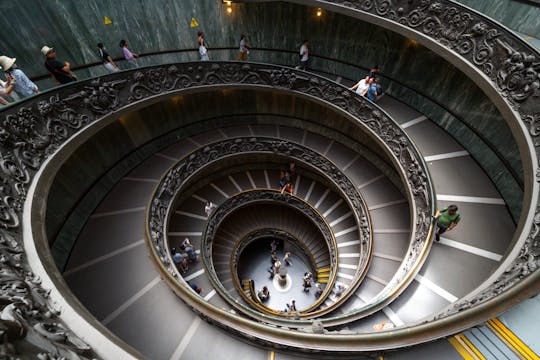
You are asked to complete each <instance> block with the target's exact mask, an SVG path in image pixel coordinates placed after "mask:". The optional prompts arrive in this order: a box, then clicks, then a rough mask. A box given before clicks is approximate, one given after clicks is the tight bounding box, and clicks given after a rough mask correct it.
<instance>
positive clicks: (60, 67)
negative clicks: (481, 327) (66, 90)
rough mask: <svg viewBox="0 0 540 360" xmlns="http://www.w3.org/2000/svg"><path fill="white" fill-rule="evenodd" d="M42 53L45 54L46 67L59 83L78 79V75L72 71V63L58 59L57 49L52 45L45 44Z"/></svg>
mask: <svg viewBox="0 0 540 360" xmlns="http://www.w3.org/2000/svg"><path fill="white" fill-rule="evenodd" d="M41 53H42V54H43V56H45V68H47V70H48V71H49V72H50V73H51V75H52V77H53V79H54V80H55V82H56V83H57V84H59V85H60V84H68V83H70V82H73V81H77V76H75V74H74V73H73V72H72V71H71V65H70V63H68V62H67V61H60V60H58V59H57V58H56V51H55V50H54V49H53V48H52V47H49V46H47V45H45V46H43V47H42V48H41Z"/></svg>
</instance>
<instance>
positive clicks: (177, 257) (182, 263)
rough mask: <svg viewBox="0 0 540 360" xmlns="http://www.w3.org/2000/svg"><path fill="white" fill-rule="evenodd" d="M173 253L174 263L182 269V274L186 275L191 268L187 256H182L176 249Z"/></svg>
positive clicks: (173, 249) (172, 250)
mask: <svg viewBox="0 0 540 360" xmlns="http://www.w3.org/2000/svg"><path fill="white" fill-rule="evenodd" d="M171 253H172V259H173V261H174V263H175V264H176V265H177V266H178V267H179V268H180V271H181V272H182V273H185V272H186V271H188V270H189V266H188V263H187V259H186V255H184V254H180V253H179V252H178V251H177V250H176V249H175V248H172V249H171Z"/></svg>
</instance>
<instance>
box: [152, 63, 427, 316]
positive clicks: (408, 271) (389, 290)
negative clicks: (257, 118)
mask: <svg viewBox="0 0 540 360" xmlns="http://www.w3.org/2000/svg"><path fill="white" fill-rule="evenodd" d="M230 66H231V67H232V65H230ZM234 66H235V67H236V72H234V75H233V71H232V68H231V70H230V74H231V75H233V76H234V78H235V79H237V80H238V81H240V82H250V81H255V82H256V83H257V84H261V80H262V79H261V77H260V74H256V73H254V72H253V70H254V68H253V67H252V65H247V64H245V65H241V64H239V63H235V64H234ZM242 70H244V71H242ZM246 70H248V71H247V73H246ZM304 74H305V73H303V72H298V73H297V74H295V72H294V71H292V70H289V69H288V70H286V71H282V70H279V71H270V72H269V78H267V79H265V80H262V81H263V82H262V83H266V84H272V85H273V86H277V87H278V88H280V89H287V88H290V87H291V86H292V83H297V84H299V83H302V84H303V85H304V89H305V90H304V91H306V93H307V94H309V95H315V96H317V97H319V98H321V97H322V98H325V97H326V98H328V100H330V101H331V102H333V103H334V104H336V100H337V103H338V104H339V105H340V107H342V108H343V107H346V108H347V111H348V112H349V113H352V114H354V115H355V116H356V117H357V118H360V119H362V118H364V119H365V116H366V115H365V111H366V110H367V107H364V106H362V107H360V108H359V107H358V106H357V104H356V103H355V102H356V101H357V100H360V101H362V102H364V104H371V103H367V100H366V99H365V98H363V97H360V96H358V95H356V94H354V95H349V94H353V93H352V92H350V91H349V90H348V89H346V88H345V87H343V86H342V85H337V84H335V83H333V82H328V80H325V79H324V80H322V79H321V80H318V79H317V78H318V77H317V76H315V75H310V77H309V78H306V77H304ZM297 76H299V77H297ZM308 79H309V80H308ZM221 80H222V79H220V78H219V76H215V77H213V78H212V79H211V81H212V82H213V81H218V82H219V81H221ZM306 81H307V82H306ZM329 84H333V85H331V86H330V87H329V86H328V85H329ZM318 85H322V86H323V88H319V87H318ZM338 89H339V90H338ZM297 91H298V89H297ZM336 91H337V92H338V93H339V92H342V91H345V93H343V95H344V96H343V97H340V95H338V94H336ZM338 99H339V100H338ZM345 104H346V105H345ZM362 113H364V114H363V115H361V114H362ZM371 116H373V117H374V118H373V119H371V120H367V121H366V122H365V124H366V125H367V128H368V129H369V130H368V131H373V132H375V133H379V134H380V135H381V136H382V139H383V141H386V144H385V145H384V146H385V147H389V148H390V149H391V150H390V154H389V155H390V156H391V158H392V159H394V160H393V161H396V162H397V163H399V164H400V165H398V166H400V167H401V168H402V169H403V168H407V170H406V171H405V170H404V171H403V172H404V173H405V174H402V176H403V178H404V179H407V180H406V181H407V182H408V185H407V188H408V189H409V191H410V199H409V200H410V201H411V202H412V203H413V205H412V208H413V211H412V212H413V215H412V216H413V220H412V221H411V222H412V223H414V224H416V227H415V228H413V230H412V234H411V237H412V238H413V239H414V241H411V244H410V246H409V250H408V253H407V255H406V257H405V259H404V260H403V262H402V264H401V267H400V268H401V269H402V271H399V272H398V273H397V274H396V275H395V276H394V277H393V278H392V279H391V281H390V282H389V284H388V285H387V286H386V287H385V288H384V290H383V292H382V293H383V294H384V295H381V296H380V297H379V298H377V299H375V300H374V301H375V302H376V303H377V305H373V304H369V305H366V306H365V307H363V308H360V309H357V310H356V311H355V312H353V314H354V315H355V316H356V317H362V316H367V315H369V314H371V313H373V312H374V311H376V310H377V309H380V307H381V306H384V305H386V304H388V303H389V301H391V297H394V298H395V296H397V294H399V293H400V292H402V291H403V290H404V288H405V285H406V284H408V283H409V282H410V281H412V279H413V277H414V274H416V272H417V271H418V270H419V268H418V267H417V265H418V264H419V263H422V262H423V261H425V259H426V257H427V253H428V250H429V247H430V243H429V242H428V241H427V239H429V238H430V237H431V229H432V228H431V217H432V216H433V214H434V205H433V204H434V194H433V189H432V186H430V185H429V186H428V184H431V181H430V179H429V176H428V173H427V171H425V170H424V169H426V168H427V166H426V164H425V162H424V159H423V158H422V157H421V156H420V155H419V152H418V150H417V149H416V147H415V146H414V144H413V143H412V142H411V141H410V140H408V137H407V136H406V134H405V133H404V131H403V130H402V129H401V128H400V127H399V126H398V125H397V124H395V123H392V120H390V118H389V117H388V116H387V115H386V114H385V113H384V111H382V110H379V109H378V110H377V111H376V112H372V113H371ZM383 119H384V120H383ZM381 122H385V125H382V123H381ZM221 143H223V144H226V142H220V143H219V144H221ZM247 144H249V143H247ZM247 144H246V145H247ZM257 145H259V144H257ZM230 146H232V145H226V146H225V145H224V146H221V145H220V147H219V149H217V150H212V149H211V148H210V147H208V148H207V149H208V150H207V151H208V152H209V154H211V156H212V157H215V156H217V155H218V154H219V152H220V151H221V150H220V149H225V150H227V151H228V150H229V148H230ZM260 146H268V145H267V144H266V143H264V142H263V143H261V144H260ZM271 146H272V147H276V148H281V149H283V151H284V153H285V154H286V156H288V157H292V158H294V157H295V152H300V153H306V151H307V150H305V149H303V150H302V149H300V148H303V147H301V146H299V145H297V144H288V145H285V144H283V145H279V146H274V145H271ZM246 149H249V150H251V151H254V150H256V149H257V147H256V146H253V144H252V145H249V146H248V147H247V148H246ZM386 149H388V148H386ZM314 158H316V157H314V156H309V157H308V158H306V160H307V161H304V163H305V164H306V163H309V162H310V161H313V159H314ZM396 158H397V159H398V160H396ZM297 160H298V161H303V160H304V159H303V158H302V157H300V158H297ZM193 162H194V163H195V164H200V163H201V161H199V160H194V161H193ZM205 162H206V160H204V161H203V163H205ZM405 164H406V165H405ZM183 166H184V165H182V166H179V167H178V169H176V170H174V171H171V172H169V173H168V175H166V176H165V178H164V179H163V180H162V182H161V184H163V188H161V189H159V190H158V191H157V193H158V195H157V196H154V200H153V206H152V207H153V208H155V209H152V210H151V212H150V213H149V214H148V219H149V221H150V222H149V226H150V231H149V233H150V234H152V243H154V246H157V248H158V249H159V252H160V256H159V258H160V259H162V261H165V262H166V263H167V264H170V263H171V262H170V259H168V257H169V254H168V253H167V252H166V251H165V249H166V247H164V246H163V245H162V244H161V243H163V244H166V241H164V240H163V235H162V234H166V233H167V232H166V230H165V231H164V230H163V229H161V228H160V225H159V222H153V219H152V214H151V213H156V214H159V219H160V221H163V220H164V219H163V218H162V217H163V215H165V216H166V214H168V213H170V204H171V202H172V198H174V196H175V195H174V194H176V193H177V192H178V191H179V190H178V186H179V184H180V182H181V181H183V180H182V178H183V177H185V176H187V173H186V172H185V171H183V170H182V167H183ZM190 166H191V165H190ZM195 166H200V165H195ZM320 167H321V168H323V169H327V170H328V171H325V173H326V174H327V176H333V174H334V173H335V172H336V171H337V169H336V168H335V167H333V166H331V165H324V166H323V165H322V164H321V166H320ZM190 171H192V169H191V168H190ZM355 192H356V191H354V192H351V191H348V192H347V197H346V198H349V199H348V201H349V204H350V205H351V206H352V207H353V208H354V209H358V204H359V203H360V201H361V200H357V201H354V202H353V203H351V202H350V201H351V199H352V198H353V197H354V196H353V195H354V193H355ZM161 198H162V199H161ZM355 203H356V204H355ZM416 212H418V213H419V214H422V215H420V216H417V215H416ZM428 213H429V214H428ZM356 216H357V222H358V223H362V221H360V220H361V219H359V218H358V211H357V215H356ZM166 222H167V221H164V223H166ZM361 243H362V244H363V241H362V242H361ZM362 254H363V255H364V256H365V255H366V254H367V253H366V252H364V251H363V252H362ZM163 259H167V260H163ZM413 259H414V260H413ZM360 268H361V269H362V268H363V267H360ZM363 269H364V270H362V271H363V272H364V273H363V274H365V268H363ZM171 271H172V272H174V269H173V268H171ZM411 275H413V276H411ZM357 285H358V284H357ZM348 290H350V291H352V290H354V289H351V288H349V289H348ZM350 315H352V314H350ZM344 317H345V316H343V317H342V318H344ZM336 319H337V317H336ZM336 319H333V320H336ZM325 321H328V322H330V321H331V320H329V319H325ZM336 321H337V320H336Z"/></svg>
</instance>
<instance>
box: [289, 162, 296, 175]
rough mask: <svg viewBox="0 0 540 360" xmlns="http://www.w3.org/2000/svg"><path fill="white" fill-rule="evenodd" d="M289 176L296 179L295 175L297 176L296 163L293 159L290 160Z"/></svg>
mask: <svg viewBox="0 0 540 360" xmlns="http://www.w3.org/2000/svg"><path fill="white" fill-rule="evenodd" d="M289 176H290V177H291V179H294V177H295V176H296V164H295V163H294V161H293V160H291V161H290V162H289Z"/></svg>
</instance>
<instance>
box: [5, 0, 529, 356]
mask: <svg viewBox="0 0 540 360" xmlns="http://www.w3.org/2000/svg"><path fill="white" fill-rule="evenodd" d="M318 3H321V4H323V2H318ZM443 3H444V5H442V6H441V4H440V3H436V4H433V5H437V6H434V8H433V9H429V10H430V11H434V12H435V13H439V14H440V12H441V9H448V7H445V6H446V5H447V4H450V6H455V5H456V4H454V3H450V2H447V1H444V2H443ZM403 4H404V5H405V6H406V8H405V9H403V8H400V9H393V8H391V7H390V9H391V10H392V13H391V15H394V16H396V17H395V18H389V21H393V23H394V24H395V26H402V25H398V22H397V21H396V18H397V15H399V16H401V15H403V13H406V14H409V13H410V7H411V6H416V5H417V4H418V2H415V1H409V2H408V3H407V4H405V3H403ZM411 4H412V5H411ZM427 4H428V5H430V4H429V3H427ZM459 9H463V7H461V8H458V9H457V12H458V13H460V11H459ZM465 9H466V8H465ZM386 10H388V7H386ZM464 13H467V12H466V11H464ZM479 18H480V20H485V17H479ZM476 19H478V18H476ZM446 20H448V19H446ZM442 23H444V22H442ZM477 24H478V23H476V24H474V25H477ZM483 25H485V24H483ZM453 26H454V24H451V25H449V26H448V28H450V29H452V28H453ZM492 27H493V26H492ZM494 28H495V33H493V32H491V31H489V30H491V29H486V28H485V27H483V26H478V27H477V28H476V31H477V33H476V32H475V33H471V34H472V35H471V36H473V35H474V36H477V37H480V42H477V40H478V39H473V40H475V42H474V43H473V45H477V44H479V43H481V42H482V41H484V40H487V44H488V45H489V46H488V49H487V50H491V53H488V54H487V56H486V57H483V58H482V57H481V58H480V59H479V60H480V64H476V65H478V67H480V66H481V65H486V64H487V63H489V61H490V57H492V56H493V53H495V51H493V49H494V46H493V44H495V43H496V45H497V48H496V50H497V51H498V52H499V53H500V50H503V52H505V53H509V54H511V55H513V56H512V57H510V58H509V59H508V60H509V63H506V65H509V67H508V68H505V66H504V65H505V64H503V61H502V60H501V61H499V60H500V59H498V60H497V61H495V62H494V63H493V64H492V63H489V64H487V65H490V66H486V67H485V69H487V70H489V71H490V72H491V73H490V74H484V75H481V74H483V73H482V69H479V72H478V73H476V74H473V75H474V76H477V75H478V76H477V77H476V79H477V80H478V81H479V82H482V84H483V86H485V87H484V89H486V91H487V92H489V94H490V96H492V97H493V99H495V102H496V104H497V105H498V106H500V108H501V109H502V112H503V116H505V118H506V119H507V120H508V121H509V123H512V121H515V120H519V121H516V123H517V124H511V125H515V126H516V127H517V128H518V129H519V130H516V133H518V135H520V136H518V137H519V141H523V143H522V148H523V149H525V150H524V152H525V151H529V152H528V153H527V154H526V155H527V156H524V158H526V160H527V161H524V163H525V164H526V171H527V172H526V173H527V174H531V178H530V179H526V181H527V184H526V187H525V190H526V196H527V202H526V205H525V208H526V209H527V210H528V212H527V213H526V214H524V215H523V216H522V219H525V220H523V221H520V226H519V229H518V233H519V234H520V235H521V238H520V239H519V241H518V242H517V244H518V245H519V247H520V248H521V249H519V248H518V249H517V251H513V252H512V253H511V254H509V255H508V257H507V258H508V260H509V262H508V261H507V262H506V263H507V264H510V265H511V267H510V268H509V271H508V273H507V274H506V275H503V276H500V282H499V283H498V284H495V285H496V286H495V288H491V289H489V291H487V292H484V293H483V294H478V296H474V297H473V298H472V299H469V300H467V301H473V302H471V303H469V304H466V306H464V307H461V305H462V304H461V305H460V307H458V308H456V309H454V310H453V311H451V312H450V313H449V314H446V315H445V317H444V318H441V319H440V320H437V321H436V322H437V324H421V325H419V326H418V327H415V328H414V329H407V330H408V331H407V334H405V331H400V330H399V329H398V330H395V331H392V334H391V335H392V339H390V338H389V337H388V336H386V335H388V334H384V333H381V334H377V335H380V336H375V335H373V336H370V337H369V338H368V337H364V339H365V340H366V341H368V342H369V344H366V343H364V345H365V347H362V346H358V344H351V343H349V342H350V341H351V340H358V339H360V338H361V337H360V336H356V337H346V339H345V337H343V336H339V335H336V338H335V339H339V340H336V342H341V343H345V342H347V343H348V345H349V346H348V347H347V349H346V351H349V350H355V349H362V348H363V349H366V348H369V346H370V344H371V346H372V345H373V344H374V343H377V344H379V345H381V343H382V342H384V340H387V342H384V345H382V346H383V347H384V346H389V345H390V344H397V346H399V345H403V344H411V342H414V340H412V339H411V338H410V336H411V335H414V334H416V335H421V334H425V332H426V331H430V332H431V335H429V336H427V338H429V337H431V338H433V337H435V336H440V334H441V333H448V331H451V330H456V329H459V328H460V327H463V326H468V325H471V324H474V323H475V322H478V321H479V319H481V318H482V317H483V316H486V314H487V315H488V316H490V315H491V314H493V312H497V311H501V310H502V309H504V308H505V307H507V306H508V305H509V302H512V303H514V302H515V301H516V299H521V298H523V297H524V296H527V294H530V293H531V291H535V290H537V289H538V284H537V283H535V281H536V280H537V279H538V277H539V273H540V272H539V271H538V270H537V266H535V264H534V262H535V261H536V259H537V255H536V254H537V253H536V250H537V246H536V245H537V244H538V242H537V239H538V235H539V232H540V230H539V228H540V220H538V219H537V218H536V217H537V216H538V211H537V208H536V206H535V204H531V203H530V202H529V201H530V200H531V199H532V200H533V201H537V200H538V185H537V184H534V179H533V176H532V174H535V173H536V170H537V168H538V163H537V158H538V154H537V153H534V152H533V149H534V146H535V144H537V143H538V136H540V134H539V132H538V125H537V124H538V122H539V121H540V119H539V116H538V114H539V112H538V104H536V105H535V104H534V103H533V102H532V101H530V99H532V97H530V96H526V97H525V98H524V99H520V95H521V94H520V92H521V91H525V90H527V89H526V88H525V86H523V87H509V85H511V84H509V83H508V82H507V81H510V80H512V79H514V78H516V77H520V76H522V75H524V74H525V70H526V69H527V68H523V67H519V66H516V67H512V66H510V65H512V61H514V62H516V61H517V62H519V61H521V59H524V58H525V59H526V58H528V56H529V55H530V56H532V57H533V58H536V54H537V52H535V51H533V52H532V54H531V51H530V50H527V48H525V49H523V46H522V44H521V45H520V42H519V40H516V39H515V37H513V36H511V35H510V36H508V34H504V36H503V37H504V38H505V40H506V39H509V40H508V41H509V42H510V45H512V46H514V45H515V44H516V43H517V44H518V47H521V48H520V49H518V50H516V49H514V48H512V47H510V48H504V47H505V45H508V42H506V43H505V42H502V44H501V39H500V38H501V36H494V35H498V32H497V25H495V26H494ZM426 29H427V31H429V30H430V28H429V27H428V28H426ZM426 29H423V31H424V32H426ZM431 30H432V31H433V28H432V27H431ZM465 30H466V31H469V30H470V27H466V28H465ZM410 33H413V32H412V31H411V32H410ZM434 33H435V34H437V32H434ZM488 33H489V35H490V38H489V39H486V34H488ZM431 35H432V34H424V35H422V36H426V37H429V36H431ZM456 38H459V37H456ZM436 40H437V39H435V40H434V41H436ZM439 40H448V39H446V38H445V37H444V36H443V37H442V38H441V39H439ZM469 40H470V39H469ZM448 45H449V44H448V43H447V44H446V45H441V44H439V45H438V46H440V47H441V48H443V47H444V46H448ZM501 46H502V47H501ZM490 47H491V48H490ZM452 56H455V54H452ZM486 59H487V60H486ZM483 60H486V61H485V62H484V61H483ZM503 60H504V59H503ZM460 61H461V62H463V63H465V61H468V65H467V66H469V68H475V66H476V65H475V64H473V60H472V56H469V55H467V58H466V59H464V57H463V58H461V59H459V60H456V62H460ZM479 74H480V75H479ZM488 75H489V76H488ZM498 75H500V82H501V83H500V84H498V81H499V77H498ZM486 78H489V81H491V83H490V84H489V85H487V84H488V80H486ZM522 78H523V76H522ZM78 86H80V83H79V84H73V85H71V86H68V87H66V88H64V89H62V91H66V93H63V95H72V94H74V93H75V91H73V92H71V91H72V90H74V89H79V88H78ZM113 94H114V92H113ZM501 94H502V96H501ZM47 95H48V94H47ZM109 95H110V94H109ZM109 95H108V96H105V99H110V96H109ZM525 95H526V94H525ZM503 96H504V97H506V98H505V99H503ZM38 97H39V96H38ZM66 98H67V97H66ZM66 98H64V96H63V99H62V100H66ZM70 100H73V99H70ZM89 102H90V103H91V102H92V99H89ZM26 104H28V103H26V102H25V103H20V104H18V105H17V106H21V107H24V105H26ZM70 104H71V102H70V101H68V105H65V104H56V105H59V107H57V108H55V109H54V110H53V111H54V112H55V113H56V114H58V113H59V112H61V110H66V111H67V112H68V119H69V120H79V119H80V118H78V117H77V116H76V115H73V114H69V111H70V110H72V109H73V108H72V107H70ZM45 105H51V104H50V102H46V103H45ZM98 105H99V104H98ZM116 105H118V104H115V105H114V107H116ZM122 105H125V103H123V104H122ZM114 107H113V106H111V104H110V103H108V104H107V105H106V106H105V108H106V110H110V109H111V108H112V109H113V110H114ZM100 109H103V106H102V105H99V106H97V108H96V109H95V110H92V111H88V110H87V109H84V108H83V109H82V112H83V114H84V115H88V114H90V117H91V119H92V120H96V118H98V117H99V115H96V114H98V113H97V112H96V111H99V110H100ZM22 110H28V111H23V112H22V114H21V118H22V119H25V120H28V119H30V120H28V121H30V122H31V123H33V122H34V120H33V119H31V117H32V116H33V115H34V114H35V113H36V111H35V109H28V108H26V109H22ZM10 111H11V110H10V109H9V108H8V109H7V110H6V111H5V113H9V112H10ZM13 112H15V111H13ZM69 115H73V117H71V116H69ZM101 115H103V114H101ZM80 127H81V126H79V125H77V124H75V125H74V129H80ZM22 129H23V130H24V129H25V128H24V127H23V128H22ZM38 130H42V127H39V126H38ZM17 131H20V130H13V129H9V130H8V134H7V136H8V138H7V139H6V137H5V136H4V138H3V141H4V142H3V144H2V145H3V148H4V147H5V146H6V141H7V144H8V148H10V149H9V150H13V149H14V148H15V147H14V146H12V145H13V143H14V141H13V138H9V137H11V136H15V138H17V139H18V138H19V135H21V134H23V133H22V132H17ZM519 131H522V132H523V133H520V132H519ZM74 132H75V131H73V128H70V129H69V131H67V134H69V135H72V134H73V133H74ZM14 134H15V135H14ZM37 134H38V135H42V133H39V132H38V133H37ZM31 135H32V133H31V132H30V136H31ZM523 135H524V136H523ZM66 136H67V135H66ZM521 136H523V138H524V139H522V138H521ZM62 140H64V139H62ZM53 143H54V144H56V145H58V144H59V143H61V141H58V140H55V142H53ZM48 145H50V142H49V139H47V137H46V136H43V137H41V136H38V137H37V138H36V137H35V136H34V137H33V138H31V139H29V140H28V139H27V140H26V141H24V142H23V143H18V145H17V150H20V151H19V152H15V151H11V152H9V154H16V153H18V154H21V155H22V156H21V155H16V156H15V157H16V161H15V163H14V168H13V169H14V170H21V169H20V168H21V164H24V165H23V166H22V171H15V173H16V176H17V180H18V183H19V184H20V186H17V187H15V186H12V187H11V188H10V190H12V194H15V196H16V199H17V200H18V203H16V202H12V201H11V199H12V198H10V206H8V207H7V208H8V209H9V211H7V212H6V215H7V216H6V217H5V218H4V219H2V220H3V225H4V228H5V229H8V230H7V231H3V233H2V235H4V237H8V238H9V237H10V236H12V235H13V236H14V237H15V238H18V236H19V234H18V233H16V232H15V231H13V229H17V228H18V227H19V221H18V220H19V215H20V211H21V209H20V203H21V202H20V201H21V199H22V201H24V199H25V196H26V194H23V195H20V194H21V192H20V191H19V190H21V189H23V190H24V189H26V188H27V186H28V182H30V179H31V177H32V176H33V175H34V171H35V170H36V169H37V168H39V167H40V166H41V164H42V163H43V161H44V159H46V158H48V156H49V154H46V155H43V154H41V150H42V149H43V148H44V147H47V146H48ZM25 146H27V147H26V148H25ZM53 148H54V147H53ZM36 153H38V154H36ZM33 154H36V155H37V156H32V155H33ZM529 161H530V163H529ZM13 177H14V173H12V174H11V176H10V179H12V178H13ZM4 191H6V190H4ZM14 204H15V205H16V206H11V205H14ZM529 205H531V206H530V207H529ZM535 211H536V212H535ZM520 250H521V253H519V254H518V252H519V251H520ZM531 257H532V260H533V263H532V264H529V261H531ZM499 275H502V274H501V273H498V274H497V276H499ZM165 277H166V280H167V281H169V278H168V277H167V276H165ZM527 286H529V288H527ZM38 288H39V286H38ZM493 291H494V292H493ZM520 292H522V293H521V294H520ZM513 296H516V298H513V299H512V297H513ZM187 301H188V303H189V304H191V305H192V306H200V305H201V303H198V302H197V299H195V298H194V297H193V298H189V299H188V300H187ZM480 302H485V304H484V305H485V306H475V307H471V306H472V305H477V304H478V303H480ZM460 310H463V311H462V312H460V313H459V312H458V311H460ZM209 312H210V313H211V314H212V315H213V316H216V317H219V316H222V322H223V326H230V327H231V328H235V329H237V331H248V330H251V329H253V330H255V329H256V330H260V331H267V334H268V338H270V337H271V336H272V335H271V334H270V331H269V329H265V328H264V327H259V326H258V325H257V324H249V323H247V322H244V321H243V319H238V318H236V317H234V316H232V315H231V314H227V313H225V312H223V311H219V310H218V309H210V310H209ZM451 320H458V321H463V322H462V323H460V324H459V325H455V324H454V325H452V324H450V321H451ZM435 325H440V327H436V326H435ZM271 333H272V334H275V335H280V334H284V333H282V332H280V331H279V330H276V331H275V332H271ZM268 338H267V339H268ZM297 339H298V340H301V341H303V342H304V345H303V346H309V345H312V346H313V348H314V349H321V347H322V346H326V345H329V341H330V340H328V339H325V338H324V337H323V336H317V335H312V334H310V336H302V335H297ZM335 339H334V340H335ZM404 339H409V340H410V342H406V341H404ZM267 341H268V340H266V342H265V341H261V342H260V343H261V344H264V345H270V344H268V342H267ZM291 341H292V340H291ZM336 342H334V343H333V344H334V346H333V347H332V346H331V345H329V346H328V348H333V349H335V350H336V351H340V349H339V347H336V346H335V344H336ZM355 345H356V346H355ZM303 346H301V347H303Z"/></svg>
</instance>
